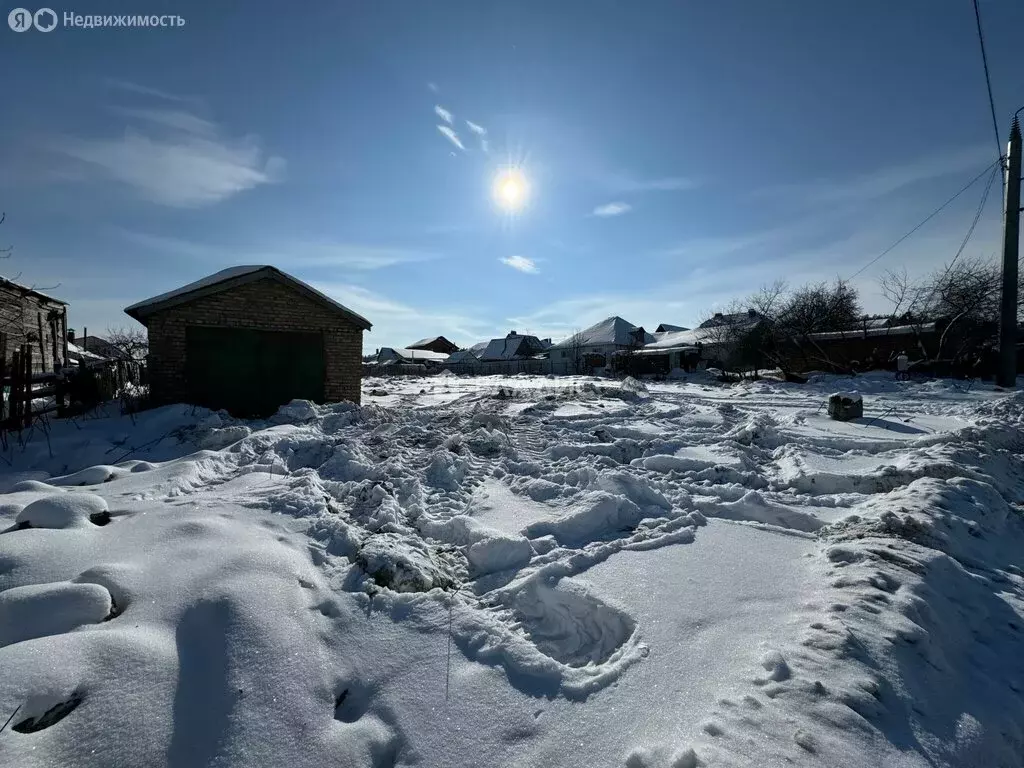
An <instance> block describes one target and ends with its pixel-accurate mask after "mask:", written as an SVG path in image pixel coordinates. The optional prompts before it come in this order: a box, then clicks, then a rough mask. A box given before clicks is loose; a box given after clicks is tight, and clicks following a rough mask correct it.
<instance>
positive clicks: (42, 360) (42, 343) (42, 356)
mask: <svg viewBox="0 0 1024 768" xmlns="http://www.w3.org/2000/svg"><path fill="white" fill-rule="evenodd" d="M36 324H37V325H38V326H39V370H41V371H43V372H44V373H45V372H46V337H45V336H43V313H42V312H36Z"/></svg>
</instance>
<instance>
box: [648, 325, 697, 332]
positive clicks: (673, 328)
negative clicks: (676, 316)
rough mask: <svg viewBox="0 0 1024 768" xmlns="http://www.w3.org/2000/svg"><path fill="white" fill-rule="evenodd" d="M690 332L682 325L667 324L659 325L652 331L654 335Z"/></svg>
mask: <svg viewBox="0 0 1024 768" xmlns="http://www.w3.org/2000/svg"><path fill="white" fill-rule="evenodd" d="M688 330H690V329H689V328H687V327H686V326H684V325H669V324H668V323H661V324H660V325H659V326H658V327H657V328H655V329H654V332H655V333H672V332H675V331H688Z"/></svg>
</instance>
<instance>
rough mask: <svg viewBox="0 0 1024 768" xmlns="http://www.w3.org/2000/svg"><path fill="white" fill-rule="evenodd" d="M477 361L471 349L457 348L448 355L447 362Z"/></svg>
mask: <svg viewBox="0 0 1024 768" xmlns="http://www.w3.org/2000/svg"><path fill="white" fill-rule="evenodd" d="M477 361H478V358H477V356H476V354H474V352H473V350H472V349H459V350H456V351H455V352H452V353H451V354H450V355H448V363H475V362H477Z"/></svg>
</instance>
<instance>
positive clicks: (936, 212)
mask: <svg viewBox="0 0 1024 768" xmlns="http://www.w3.org/2000/svg"><path fill="white" fill-rule="evenodd" d="M1001 163H1002V157H1000V158H999V159H998V160H996V161H995V162H993V163H990V164H989V165H987V166H986V167H985V170H983V171H982V172H981V173H979V174H978V175H977V176H975V177H974V178H973V179H971V180H970V181H969V182H967V184H966V185H964V186H963V187H961V188H960V191H959V192H957V193H956V194H955V195H953V196H952V197H951V198H949V200H947V201H946V202H944V203H943V204H942V205H940V206H939V207H938V208H936V209H935V210H934V211H932V212H931V213H929V214H928V216H926V217H925V219H924V220H923V221H922V222H921V223H920V224H918V225H917V226H916V227H914V228H913V229H912V230H910V231H909V232H907V233H906V234H905V235H903V237H901V238H900V239H899V240H897V241H896V242H895V243H893V244H892V245H890V246H889V247H888V248H886V249H885V250H884V251H882V252H881V253H880V254H878V255H877V256H875V258H873V259H872V260H871V261H869V262H868V263H867V264H865V265H864V266H863V267H861V268H860V269H858V270H857V271H856V272H854V273H853V274H852V275H850V276H849V277H848V278H846V279H847V280H852V279H853V278H855V277H856V276H857V275H859V274H860V273H861V272H863V271H864V270H866V269H867V268H868V267H871V266H873V265H874V264H875V263H877V262H878V261H880V260H881V259H882V258H883V257H885V256H887V255H888V254H889V252H890V251H892V250H893V249H895V248H896V246H898V245H899V244H900V243H902V242H903V241H904V240H906V239H907V238H908V237H910V236H911V235H912V234H914V233H915V232H917V230H919V229H920V228H921V227H923V226H924V225H925V224H927V223H928V222H929V221H931V220H932V219H934V218H935V217H936V216H938V215H939V213H940V212H941V211H942V210H943V209H945V208H946V206H948V205H949V204H950V203H952V202H953V201H954V200H956V199H957V198H958V197H960V195H962V194H963V193H964V192H966V191H967V190H968V189H970V188H971V187H973V186H974V185H975V183H976V182H977V181H978V179H980V178H981V177H982V176H984V175H985V174H986V173H988V172H989V171H991V170H992V169H993V167H995V166H998V165H1001ZM979 215H980V214H979ZM965 245H966V243H965Z"/></svg>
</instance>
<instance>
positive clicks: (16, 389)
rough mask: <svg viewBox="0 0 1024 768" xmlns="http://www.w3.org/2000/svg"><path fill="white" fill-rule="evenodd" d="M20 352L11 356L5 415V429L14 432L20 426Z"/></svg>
mask: <svg viewBox="0 0 1024 768" xmlns="http://www.w3.org/2000/svg"><path fill="white" fill-rule="evenodd" d="M22 370H23V368H22V363H21V350H20V349H16V350H14V353H13V354H12V355H11V394H10V400H9V406H10V407H9V408H8V413H7V429H9V430H15V429H18V426H19V425H20V424H21V372H22Z"/></svg>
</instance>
